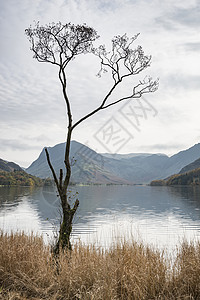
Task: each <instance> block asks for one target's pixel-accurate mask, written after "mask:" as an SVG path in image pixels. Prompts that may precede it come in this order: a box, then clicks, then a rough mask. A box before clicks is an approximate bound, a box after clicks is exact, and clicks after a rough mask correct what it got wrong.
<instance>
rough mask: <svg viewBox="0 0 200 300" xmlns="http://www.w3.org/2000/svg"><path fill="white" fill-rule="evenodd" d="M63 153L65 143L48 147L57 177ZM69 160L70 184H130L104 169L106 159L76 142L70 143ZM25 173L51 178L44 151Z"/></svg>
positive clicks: (63, 167)
mask: <svg viewBox="0 0 200 300" xmlns="http://www.w3.org/2000/svg"><path fill="white" fill-rule="evenodd" d="M64 151H65V143H61V144H58V145H55V146H54V147H48V152H49V155H50V159H51V162H52V164H53V166H54V168H55V172H56V173H57V175H58V174H59V171H60V169H61V168H62V169H63V170H65V166H64ZM70 160H71V164H72V176H71V182H73V183H100V184H107V183H112V184H127V183H130V182H129V181H128V180H125V179H123V178H121V177H118V176H117V175H116V174H113V173H112V172H111V171H110V170H108V169H107V168H105V165H104V164H105V161H106V160H107V159H106V158H104V157H103V156H102V155H100V154H98V153H96V152H95V151H93V150H92V149H90V148H89V147H87V146H85V145H83V144H80V143H78V142H76V141H72V142H71V151H70ZM26 172H27V173H30V174H32V175H35V176H38V177H41V178H47V177H52V174H51V172H50V169H49V166H48V164H47V160H46V155H45V150H44V149H43V150H42V152H41V153H40V155H39V157H38V159H37V160H35V161H34V162H33V163H32V164H31V165H30V166H29V167H28V168H27V169H26Z"/></svg>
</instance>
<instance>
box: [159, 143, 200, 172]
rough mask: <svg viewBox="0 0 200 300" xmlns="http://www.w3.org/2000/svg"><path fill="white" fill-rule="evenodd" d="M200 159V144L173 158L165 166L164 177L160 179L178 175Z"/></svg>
mask: <svg viewBox="0 0 200 300" xmlns="http://www.w3.org/2000/svg"><path fill="white" fill-rule="evenodd" d="M199 158H200V143H198V144H196V145H194V146H193V147H190V148H189V149H187V150H184V151H180V152H179V153H177V154H175V155H173V156H171V157H170V158H169V159H168V161H167V162H166V164H165V165H164V166H163V175H162V177H160V178H166V177H169V176H170V175H172V174H177V173H179V172H180V171H181V169H182V168H184V167H185V166H186V165H188V164H190V163H192V162H194V161H195V160H197V159H199Z"/></svg>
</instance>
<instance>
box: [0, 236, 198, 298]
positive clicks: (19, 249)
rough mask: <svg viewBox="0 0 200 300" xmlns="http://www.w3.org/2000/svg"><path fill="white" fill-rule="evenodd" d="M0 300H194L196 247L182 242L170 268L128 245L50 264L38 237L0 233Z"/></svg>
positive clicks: (78, 250) (148, 251)
mask: <svg viewBox="0 0 200 300" xmlns="http://www.w3.org/2000/svg"><path fill="white" fill-rule="evenodd" d="M0 299H5V300H11V299H12V300H14V299H24V300H25V299H35V300H36V299H37V300H38V299H52V300H54V299H55V300H57V299H70V300H73V299H84V300H85V299H86V300H87V299H94V300H98V299H105V300H107V299H108V300H109V299H138V300H142V299H148V300H150V299H157V300H158V299H200V243H196V244H192V243H190V244H189V243H186V242H183V243H182V245H181V247H180V249H179V250H178V251H177V256H176V259H175V261H174V263H173V264H172V263H171V261H170V259H168V258H167V255H166V253H164V252H162V253H161V252H160V251H159V250H156V249H152V248H151V247H148V246H144V245H143V244H138V243H136V242H133V241H132V242H130V243H126V242H123V243H121V244H116V245H115V246H114V247H112V248H111V249H109V250H107V251H102V250H98V249H95V248H94V247H92V246H90V247H89V246H83V245H75V246H74V249H73V251H72V252H71V254H70V253H63V254H61V255H60V257H59V258H58V259H57V260H56V261H55V260H54V258H53V257H52V255H51V253H50V249H49V247H47V246H45V245H44V243H43V240H42V238H40V237H34V236H26V235H25V234H23V233H21V234H11V235H6V234H3V233H1V235H0Z"/></svg>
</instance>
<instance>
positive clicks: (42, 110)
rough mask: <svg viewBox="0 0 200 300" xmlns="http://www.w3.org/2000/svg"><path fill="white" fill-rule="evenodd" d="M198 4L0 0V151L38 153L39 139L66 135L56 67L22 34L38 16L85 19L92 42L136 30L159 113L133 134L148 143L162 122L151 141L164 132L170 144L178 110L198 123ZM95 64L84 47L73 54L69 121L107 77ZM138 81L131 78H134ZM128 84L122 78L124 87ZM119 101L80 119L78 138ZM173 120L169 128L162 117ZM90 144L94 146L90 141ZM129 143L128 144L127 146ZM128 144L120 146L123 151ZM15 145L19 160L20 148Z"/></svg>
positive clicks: (91, 101) (90, 105)
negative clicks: (155, 83) (148, 58)
mask: <svg viewBox="0 0 200 300" xmlns="http://www.w3.org/2000/svg"><path fill="white" fill-rule="evenodd" d="M199 12H200V11H199V4H198V2H197V1H195V0H191V1H188V0H177V1H176V2H174V1H172V0H164V1H162V2H159V1H157V0H152V1H148V0H143V1H139V0H125V1H121V0H114V1H109V0H100V1H99V0H87V1H86V0H35V1H29V0H7V1H0V25H1V32H0V38H1V48H0V137H1V144H0V151H1V150H2V151H5V149H8V147H10V148H9V149H13V159H12V157H11V156H12V153H11V152H10V154H9V155H10V157H11V159H12V160H15V158H16V152H17V151H16V150H15V149H19V150H22V148H23V147H25V149H27V156H26V159H27V160H29V157H28V153H29V155H30V157H31V158H32V157H34V156H36V155H37V154H38V147H41V148H42V147H43V146H44V145H46V144H47V143H48V142H49V143H51V144H52V145H53V144H54V143H55V144H56V143H57V142H62V141H64V140H65V138H66V127H67V122H66V108H65V103H64V101H63V96H62V92H61V89H60V84H59V82H58V76H57V72H58V70H57V69H56V68H54V67H53V66H51V65H47V64H39V63H38V62H37V61H36V60H34V59H33V58H32V56H33V55H32V53H31V52H30V50H29V47H30V45H29V42H28V41H27V39H26V36H25V35H24V29H25V28H27V27H28V26H29V25H30V24H32V23H33V21H34V20H35V21H40V22H41V23H42V24H46V23H49V22H52V21H55V22H57V21H59V20H61V21H62V22H69V21H71V22H72V23H75V24H76V23H79V24H82V23H84V22H85V23H87V24H88V25H89V26H92V27H94V28H95V29H96V30H97V31H98V33H99V34H100V35H101V38H100V39H99V40H98V41H97V44H98V43H105V44H106V45H107V46H110V40H111V38H112V37H113V36H114V35H117V34H124V33H125V32H127V34H128V35H130V36H133V35H134V34H136V33H137V32H141V35H140V36H139V38H138V40H137V41H136V43H135V46H137V45H138V44H141V45H142V46H144V50H145V53H149V54H152V56H153V63H152V66H151V68H149V69H148V70H147V73H148V74H149V75H152V76H153V77H155V78H156V77H160V88H159V91H158V92H157V93H155V94H153V95H148V96H147V99H149V97H150V98H151V99H153V101H154V103H156V109H157V110H158V111H159V116H162V118H160V117H159V116H158V118H157V121H156V123H155V124H154V125H152V126H149V129H147V130H146V132H145V134H144V136H143V138H141V139H140V140H139V141H138V142H136V141H134V142H135V143H138V144H137V145H136V148H137V147H140V146H145V145H146V146H147V147H149V146H148V145H150V144H151V143H149V142H147V140H148V138H149V137H150V136H152V135H154V133H155V132H157V128H160V131H159V132H165V136H163V135H162V134H161V137H162V140H161V139H160V136H159V134H156V136H155V137H154V140H153V141H151V142H152V143H154V144H155V145H156V139H157V140H159V141H160V142H162V143H163V145H164V144H165V143H164V141H163V140H164V139H166V141H168V142H166V149H167V144H169V142H170V143H171V141H173V138H174V139H176V137H177V133H176V127H175V123H178V125H177V126H179V127H178V128H180V122H181V118H183V117H184V115H183V112H184V113H185V114H186V113H187V116H186V119H187V124H190V129H192V128H193V127H194V128H199V129H200V125H199V122H197V118H196V117H195V119H194V114H197V112H198V111H199V109H200V105H199V104H198V101H197V99H199V92H200V87H199V80H200V73H199V68H198V61H199V58H198V53H199V50H200V43H199V36H198V35H199V30H198V28H199V24H200V18H199V17H198V16H199ZM98 70H99V62H98V61H96V60H95V59H94V58H92V57H91V56H89V55H85V56H83V57H82V59H81V58H78V59H76V60H74V61H73V63H72V65H71V66H70V68H69V69H68V71H69V73H68V80H69V86H68V93H69V96H70V99H71V103H72V111H73V120H74V121H76V120H77V119H79V118H80V117H82V116H83V115H85V114H86V113H88V112H89V111H91V110H92V109H94V108H96V107H97V106H98V105H99V103H100V102H101V100H102V98H103V97H104V96H105V93H106V92H107V91H108V90H109V88H110V86H111V84H112V82H110V81H109V80H108V77H106V76H103V77H102V78H101V79H98V78H97V77H96V76H95V75H96V73H97V72H98ZM135 82H137V79H136V78H134V79H133V83H135ZM127 89H128V87H127V86H125V91H127ZM188 99H190V102H191V103H193V104H194V102H195V101H196V102H195V106H192V105H191V108H190V109H188ZM118 109H119V106H117V107H116V108H114V107H113V108H112V109H110V110H107V111H105V112H103V113H99V114H98V115H96V116H95V117H93V118H91V119H90V120H88V121H87V122H85V123H83V124H82V126H80V127H79V128H77V130H76V131H75V132H74V135H75V138H76V139H77V140H80V141H82V142H84V141H86V140H90V139H91V137H92V135H93V134H94V133H95V132H96V131H97V130H98V128H100V127H101V126H102V124H103V123H104V122H106V120H107V119H109V118H110V117H111V116H115V115H116V114H117V111H118ZM170 120H171V123H173V128H174V130H171V129H172V127H170V126H169V125H167V124H169V121H170ZM149 122H150V121H149ZM149 124H150V123H149ZM151 124H153V123H151ZM182 124H183V122H182ZM187 124H185V125H184V124H183V132H184V130H185V132H187V127H186V126H187ZM153 126H155V127H153ZM184 126H185V127H184ZM31 139H32V141H31ZM184 139H185V143H188V141H191V138H190V137H189V136H184ZM9 141H10V142H9ZM181 143H182V140H181ZM172 144H173V143H172ZM91 146H93V147H94V148H95V147H96V145H95V144H94V145H91ZM174 146H175V145H174ZM97 147H98V145H97ZM128 147H129V146H128V145H127V148H126V149H128V150H129V149H130V147H129V148H128ZM134 147H135V145H134ZM163 147H164V146H163ZM158 148H159V147H158ZM126 149H123V151H125V152H126ZM134 149H135V148H134ZM138 149H139V148H138ZM149 149H150V148H149ZM163 150H164V149H163ZM10 151H11V150H10ZM147 151H148V149H147ZM18 152H19V154H18V157H17V159H18V160H19V159H20V155H21V156H24V154H22V153H21V152H22V151H18ZM130 152H132V150H131V149H130ZM0 157H1V152H0ZM24 157H25V156H24ZM24 157H23V159H24ZM5 159H6V158H5Z"/></svg>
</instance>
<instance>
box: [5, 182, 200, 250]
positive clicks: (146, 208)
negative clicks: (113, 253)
mask: <svg viewBox="0 0 200 300" xmlns="http://www.w3.org/2000/svg"><path fill="white" fill-rule="evenodd" d="M76 192H78V193H79V194H78V198H79V200H80V207H79V210H78V213H77V215H76V216H75V220H74V227H73V239H75V240H76V239H81V241H83V242H85V243H90V242H95V243H96V244H97V245H100V246H102V247H107V246H109V245H110V244H111V243H112V242H113V240H116V239H121V238H123V237H126V238H127V239H129V238H132V237H133V238H135V239H136V240H143V241H144V242H147V243H150V244H154V245H157V246H159V247H164V246H170V247H171V246H174V245H175V244H177V243H178V242H179V241H181V240H182V239H183V238H184V237H185V238H187V239H193V238H195V239H197V238H198V239H199V238H200V188H199V187H150V186H79V187H73V190H72V192H71V193H70V195H71V197H72V201H74V199H73V195H74V194H75V193H76ZM59 220H60V211H59V200H58V198H57V196H56V192H55V191H54V189H53V188H51V187H48V188H47V187H46V188H32V189H31V188H25V187H12V188H9V187H0V228H1V229H3V230H4V231H11V230H13V231H20V230H24V231H25V232H27V233H29V232H31V231H33V232H34V233H42V234H43V236H44V238H45V240H46V241H50V240H51V239H52V237H53V234H54V233H55V232H56V230H57V228H58V224H59Z"/></svg>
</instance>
